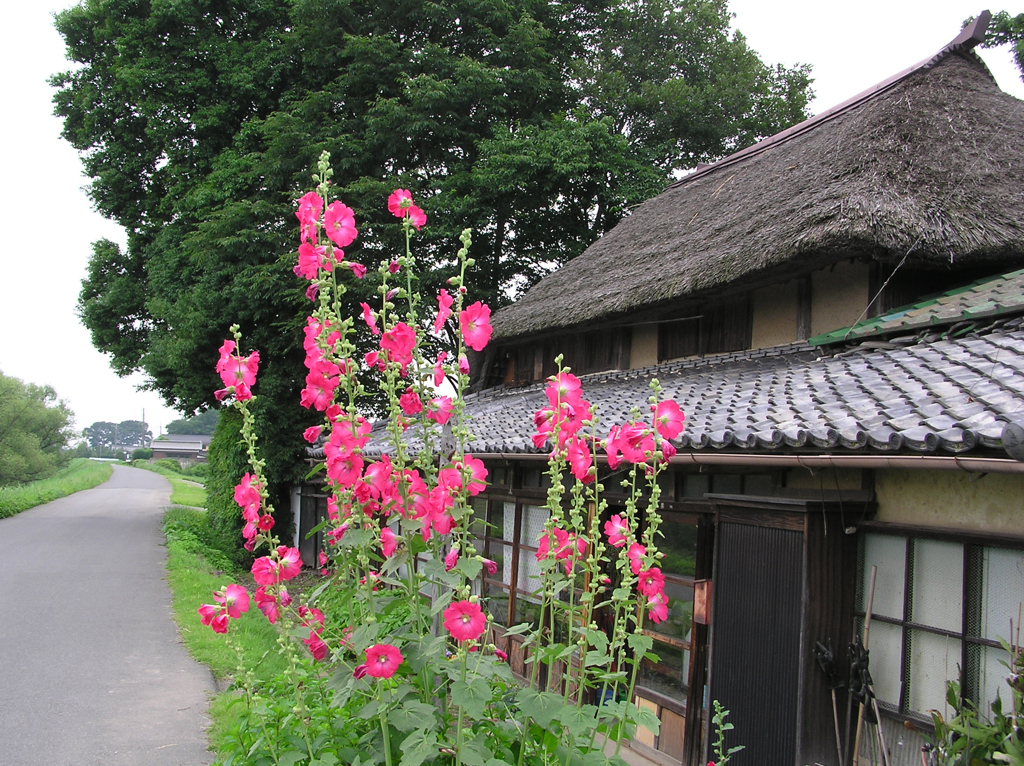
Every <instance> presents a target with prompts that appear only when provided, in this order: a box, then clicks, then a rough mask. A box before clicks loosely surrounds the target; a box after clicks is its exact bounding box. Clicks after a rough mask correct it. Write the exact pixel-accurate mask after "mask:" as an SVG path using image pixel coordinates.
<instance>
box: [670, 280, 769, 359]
mask: <svg viewBox="0 0 1024 766" xmlns="http://www.w3.org/2000/svg"><path fill="white" fill-rule="evenodd" d="M682 313H683V315H684V316H681V317H679V318H678V319H672V318H668V319H663V320H661V324H660V325H659V327H658V360H659V361H665V360H667V359H681V358H684V357H688V356H704V355H706V354H721V353H725V352H728V351H744V350H746V349H748V348H750V341H751V333H752V330H753V323H752V322H753V320H752V316H753V314H752V312H751V310H750V297H749V296H747V295H744V296H741V297H739V298H733V299H731V300H725V301H717V302H714V303H708V304H705V305H702V306H700V307H699V308H693V307H691V308H689V309H686V310H684V311H683V312H682Z"/></svg>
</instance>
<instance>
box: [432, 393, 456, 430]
mask: <svg viewBox="0 0 1024 766" xmlns="http://www.w3.org/2000/svg"><path fill="white" fill-rule="evenodd" d="M454 409H455V405H454V404H453V403H452V398H451V397H450V396H439V397H437V398H436V399H431V400H430V409H429V410H428V411H427V417H428V418H430V419H431V420H433V421H434V422H435V423H438V424H439V425H442V426H443V425H444V424H445V423H447V422H448V418H450V417H451V416H452V410H454Z"/></svg>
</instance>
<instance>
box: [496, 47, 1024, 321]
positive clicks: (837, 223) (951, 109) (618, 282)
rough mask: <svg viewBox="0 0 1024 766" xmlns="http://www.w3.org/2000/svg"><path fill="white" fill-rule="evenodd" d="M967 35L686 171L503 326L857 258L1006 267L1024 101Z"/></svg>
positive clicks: (1022, 220) (1021, 180) (1023, 245)
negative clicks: (1005, 88)
mask: <svg viewBox="0 0 1024 766" xmlns="http://www.w3.org/2000/svg"><path fill="white" fill-rule="evenodd" d="M958 39H959V38H958ZM955 43H956V41H954V43H953V44H951V45H950V46H947V47H946V48H945V49H943V51H941V52H940V53H939V54H938V55H937V56H936V57H934V58H933V59H931V60H930V61H928V62H922V63H921V64H919V65H916V66H915V67H911V68H910V69H908V70H907V71H906V72H903V73H900V74H899V75H896V76H895V77H893V78H890V80H888V81H886V82H885V83H882V84H880V85H879V86H876V87H875V88H873V89H872V90H870V91H866V92H865V93H864V94H861V95H860V96H858V97H855V98H854V99H851V100H850V101H849V102H846V103H845V104H842V105H840V106H839V107H836V108H835V109H832V110H830V111H829V112H826V113H823V114H821V115H818V116H817V117H814V118H812V119H811V120H808V121H806V122H805V123H801V124H800V125H797V126H795V127H793V128H790V129H789V130H787V131H785V132H784V133H781V134H779V135H778V136H775V137H773V138H770V139H766V140H765V141H762V142H761V143H760V144H756V145H754V146H753V147H749V148H747V149H745V150H743V151H741V152H738V153H737V154H735V155H733V156H731V157H727V158H726V159H724V160H722V161H720V162H718V163H716V164H715V165H712V166H710V167H707V168H703V169H701V170H699V171H697V172H695V173H693V174H691V175H689V176H687V177H686V178H684V179H683V180H681V181H679V182H678V183H676V184H673V185H672V186H670V187H669V188H668V189H666V190H665V191H664V192H663V193H662V194H660V195H659V196H657V197H655V198H654V199H652V200H649V201H648V202H646V203H644V204H643V205H641V206H640V207H639V208H637V210H636V211H635V212H634V213H633V214H632V215H631V216H628V217H627V218H625V219H624V220H623V221H622V222H621V223H620V224H619V225H618V226H617V227H615V229H613V230H612V231H611V232H609V233H608V234H606V235H605V236H604V237H603V238H602V239H600V240H599V241H597V242H596V243H594V244H593V245H592V246H591V247H590V248H588V249H587V250H586V251H585V252H584V253H583V254H582V255H580V256H579V257H578V258H576V259H575V260H573V261H571V262H570V263H569V264H567V265H566V266H564V267H562V268H561V269H559V270H557V271H555V272H553V273H552V274H550V275H548V276H547V277H546V278H544V279H543V280H542V281H541V282H540V283H539V284H537V285H536V286H535V287H533V288H532V289H531V290H530V291H528V292H527V293H526V294H525V295H524V296H523V297H522V298H521V299H520V300H519V301H517V302H516V303H514V304H512V305H511V306H509V307H507V308H505V309H503V310H502V311H500V312H498V313H497V314H496V316H495V318H494V322H493V324H494V328H495V335H496V337H511V336H521V335H529V334H533V333H538V332H544V331H552V330H556V329H559V328H568V327H572V326H580V325H590V326H593V325H594V324H595V323H604V322H613V321H615V320H616V319H617V318H618V317H620V316H622V315H624V314H627V313H632V312H636V311H638V310H642V309H652V308H656V307H659V306H664V305H668V304H670V303H672V302H674V301H678V300H682V299H689V298H695V299H700V298H702V297H704V296H706V295H709V294H711V293H722V292H731V291H732V290H741V289H748V288H750V287H756V286H761V285H766V284H770V283H777V282H779V281H782V280H784V279H788V278H790V277H792V276H796V275H798V274H803V273H807V272H809V271H812V270H814V269H818V268H824V267H826V266H828V265H829V264H830V263H833V262H835V261H838V260H841V259H846V258H850V257H862V258H870V259H874V260H877V261H880V262H883V263H897V262H899V261H900V260H901V259H903V258H904V256H906V255H907V254H908V253H909V254H910V255H909V258H908V259H907V262H908V263H909V264H910V265H914V266H917V267H925V268H929V267H932V268H948V267H949V265H950V263H951V262H952V264H953V266H954V267H955V266H956V265H958V264H959V265H963V266H979V265H987V264H989V263H991V264H992V265H993V269H995V268H1005V267H1006V265H1007V264H1008V263H1010V262H1012V261H1013V258H1014V257H1016V258H1018V259H1019V258H1022V257H1024V102H1022V101H1020V100H1019V99H1016V98H1014V97H1013V96H1010V95H1008V94H1005V93H1003V92H1002V91H1001V90H999V88H998V86H997V85H996V84H995V82H994V81H993V79H992V76H991V74H990V73H989V72H988V69H987V68H986V67H985V65H984V63H982V62H981V60H980V59H979V58H978V57H977V56H975V55H974V54H973V53H972V52H970V50H969V47H970V45H969V44H968V45H963V44H962V41H961V43H960V44H955Z"/></svg>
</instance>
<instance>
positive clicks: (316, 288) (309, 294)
mask: <svg viewBox="0 0 1024 766" xmlns="http://www.w3.org/2000/svg"><path fill="white" fill-rule="evenodd" d="M319 294H320V285H318V284H317V283H316V282H314V283H313V284H311V285H310V286H309V287H307V288H306V300H307V301H315V300H316V296H317V295H319Z"/></svg>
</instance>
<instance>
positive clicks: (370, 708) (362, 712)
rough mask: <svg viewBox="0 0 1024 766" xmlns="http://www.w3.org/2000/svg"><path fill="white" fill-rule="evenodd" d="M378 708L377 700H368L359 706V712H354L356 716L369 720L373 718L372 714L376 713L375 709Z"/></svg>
mask: <svg viewBox="0 0 1024 766" xmlns="http://www.w3.org/2000/svg"><path fill="white" fill-rule="evenodd" d="M379 708H380V702H378V701H377V700H370V701H369V702H367V703H366V704H365V705H363V706H362V707H361V708H359V712H358V713H356V717H357V718H363V719H366V720H369V719H370V718H373V717H374V716H376V715H377V710H378V709H379Z"/></svg>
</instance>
